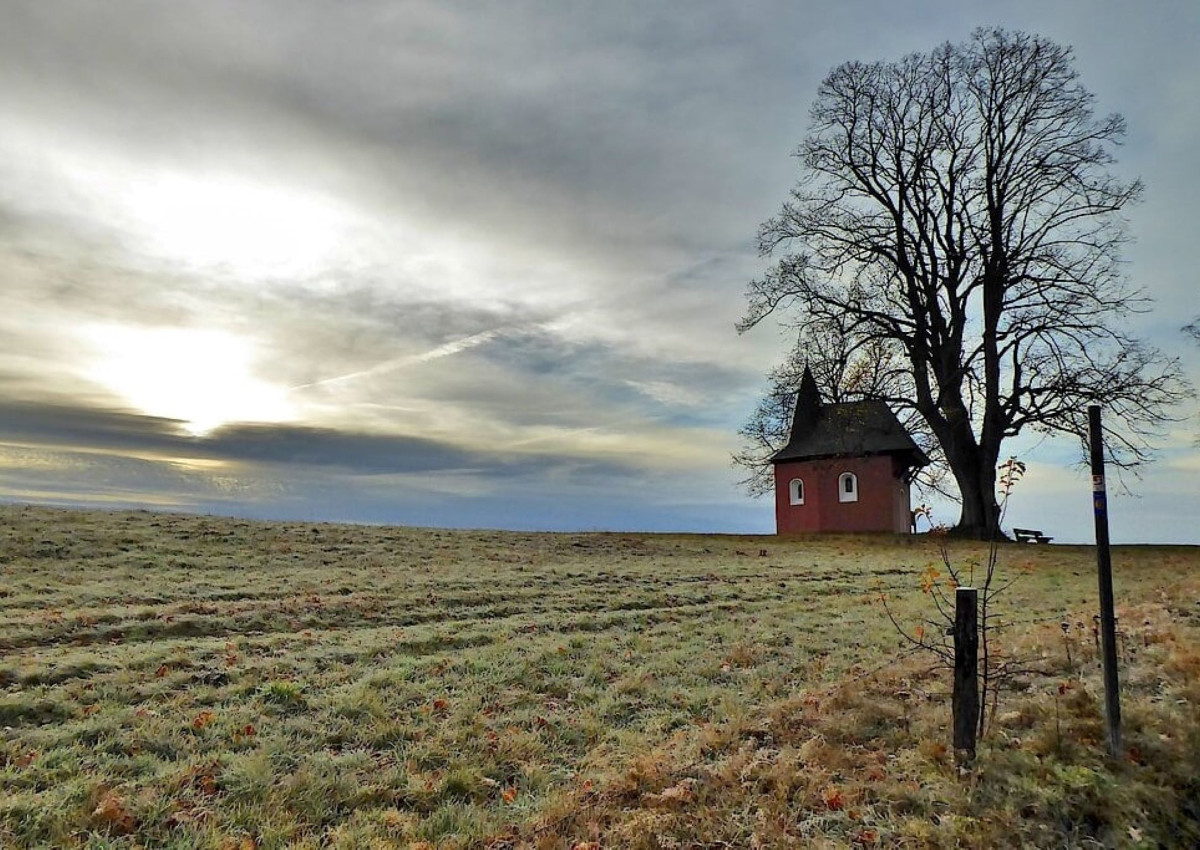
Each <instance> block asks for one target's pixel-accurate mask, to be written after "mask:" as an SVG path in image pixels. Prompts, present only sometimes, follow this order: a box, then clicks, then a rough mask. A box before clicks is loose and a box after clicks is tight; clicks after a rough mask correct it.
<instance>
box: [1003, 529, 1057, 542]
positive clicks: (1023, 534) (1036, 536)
mask: <svg viewBox="0 0 1200 850" xmlns="http://www.w3.org/2000/svg"><path fill="white" fill-rule="evenodd" d="M1013 537H1015V538H1017V542H1018V543H1049V542H1050V541H1051V540H1053V539H1054V538H1053V537H1047V536H1046V535H1044V534H1042V533H1041V532H1040V531H1035V530H1034V529H1032V528H1014V529H1013Z"/></svg>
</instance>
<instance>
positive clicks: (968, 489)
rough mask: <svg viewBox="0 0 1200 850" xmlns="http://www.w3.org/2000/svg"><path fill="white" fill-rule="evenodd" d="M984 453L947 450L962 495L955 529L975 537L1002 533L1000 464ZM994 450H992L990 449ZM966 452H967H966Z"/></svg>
mask: <svg viewBox="0 0 1200 850" xmlns="http://www.w3.org/2000/svg"><path fill="white" fill-rule="evenodd" d="M980 454H984V453H983V452H980V451H978V450H976V451H974V452H962V453H956V456H951V455H950V453H949V452H947V460H948V461H949V463H950V470H951V471H952V472H953V473H954V480H955V482H956V483H957V484H958V491H959V493H960V495H961V496H962V510H961V512H960V513H959V517H958V524H957V525H956V526H955V527H954V533H955V534H956V535H958V536H961V537H970V538H973V539H975V540H991V539H992V537H993V535H998V534H999V530H1000V529H999V521H1000V506H999V504H998V503H997V502H996V464H995V462H994V460H992V459H990V458H981V457H979V455H980ZM988 454H990V453H988ZM964 455H966V456H964Z"/></svg>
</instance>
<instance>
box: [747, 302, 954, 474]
mask: <svg viewBox="0 0 1200 850" xmlns="http://www.w3.org/2000/svg"><path fill="white" fill-rule="evenodd" d="M840 318H841V317H831V318H830V319H829V320H828V321H824V322H817V321H810V322H808V323H806V324H805V326H804V328H803V329H802V330H801V331H800V337H799V339H798V341H797V344H796V346H795V348H793V349H792V352H791V353H790V354H789V355H788V358H787V359H786V360H785V361H784V362H783V363H781V364H780V365H779V366H777V367H775V368H774V369H772V370H771V372H770V374H768V375H767V380H768V381H769V389H768V391H767V394H766V396H765V397H764V398H763V399H762V401H760V402H759V403H758V406H757V407H756V408H755V410H754V413H753V414H752V415H751V417H750V419H749V421H747V423H746V424H745V425H744V426H743V427H742V429H741V430H740V431H739V432H738V433H739V434H740V435H741V437H742V438H743V440H744V443H743V448H742V450H741V451H740V452H738V453H736V454H735V455H734V456H733V461H734V463H735V464H736V465H737V466H741V467H743V468H745V469H746V470H748V472H749V474H748V475H747V477H746V478H745V479H744V480H743V481H742V484H743V486H745V487H746V489H747V491H748V492H750V493H751V494H752V495H755V496H761V495H765V494H767V493H769V492H771V489H772V488H773V487H774V484H775V479H774V477H773V475H772V474H771V463H770V460H771V456H772V455H774V454H775V452H777V451H778V450H779V449H780V448H781V447H782V446H783V445H784V444H786V443H787V441H788V436H789V433H790V431H791V426H792V412H793V406H794V404H795V400H796V389H797V387H799V386H800V378H801V376H802V375H803V374H804V369H805V367H808V368H809V369H810V370H811V371H812V374H813V378H814V379H815V380H816V382H817V388H818V389H819V390H820V391H821V398H822V400H823V401H825V402H832V403H837V402H843V401H861V400H863V399H881V398H883V399H890V398H893V397H895V396H896V395H897V394H898V393H900V392H901V391H902V389H903V387H904V386H905V384H904V372H903V364H902V363H899V362H897V361H896V358H895V357H894V356H892V354H891V353H890V352H889V351H888V350H887V349H886V348H884V347H882V346H880V345H878V344H877V343H875V342H873V341H870V340H866V341H862V340H859V341H855V340H853V339H852V338H851V336H850V334H849V333H848V332H847V327H846V325H845V324H844V323H842V322H840V321H839V319H840ZM899 416H900V422H901V424H902V425H904V427H905V429H906V430H907V431H908V432H909V433H910V434H912V435H913V439H914V440H915V441H916V443H917V445H918V446H920V448H921V450H922V451H923V452H925V454H926V455H927V456H928V457H929V458H930V460H931V461H932V462H931V463H930V465H928V466H925V467H922V468H921V469H919V470H917V473H916V477H915V479H914V482H913V483H914V484H915V485H916V486H917V489H918V490H919V491H921V492H922V493H930V494H931V493H941V494H943V495H949V494H948V493H947V489H946V484H947V482H946V480H945V478H946V476H945V470H946V465H945V459H944V458H943V457H942V454H941V447H940V446H938V443H937V440H936V439H935V438H934V437H933V434H932V433H931V432H930V431H929V429H928V427H927V426H926V425H925V421H924V420H923V419H921V417H920V416H919V415H918V414H917V413H916V411H915V410H913V409H911V408H908V409H900V410H899Z"/></svg>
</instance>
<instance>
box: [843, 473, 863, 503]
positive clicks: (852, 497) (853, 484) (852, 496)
mask: <svg viewBox="0 0 1200 850" xmlns="http://www.w3.org/2000/svg"><path fill="white" fill-rule="evenodd" d="M838 501H839V502H857V501H858V476H857V475H855V474H854V473H853V472H843V473H842V474H841V476H840V477H839V478H838Z"/></svg>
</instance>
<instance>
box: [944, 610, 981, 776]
mask: <svg viewBox="0 0 1200 850" xmlns="http://www.w3.org/2000/svg"><path fill="white" fill-rule="evenodd" d="M978 611H979V594H978V592H977V591H976V590H975V588H973V587H960V588H958V590H956V591H955V593H954V692H953V695H952V697H951V702H950V705H951V712H952V714H953V717H954V750H955V752H956V753H961V752H964V751H965V752H966V753H967V755H968V757H969V758H975V733H976V730H977V729H978V727H979V613H978Z"/></svg>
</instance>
